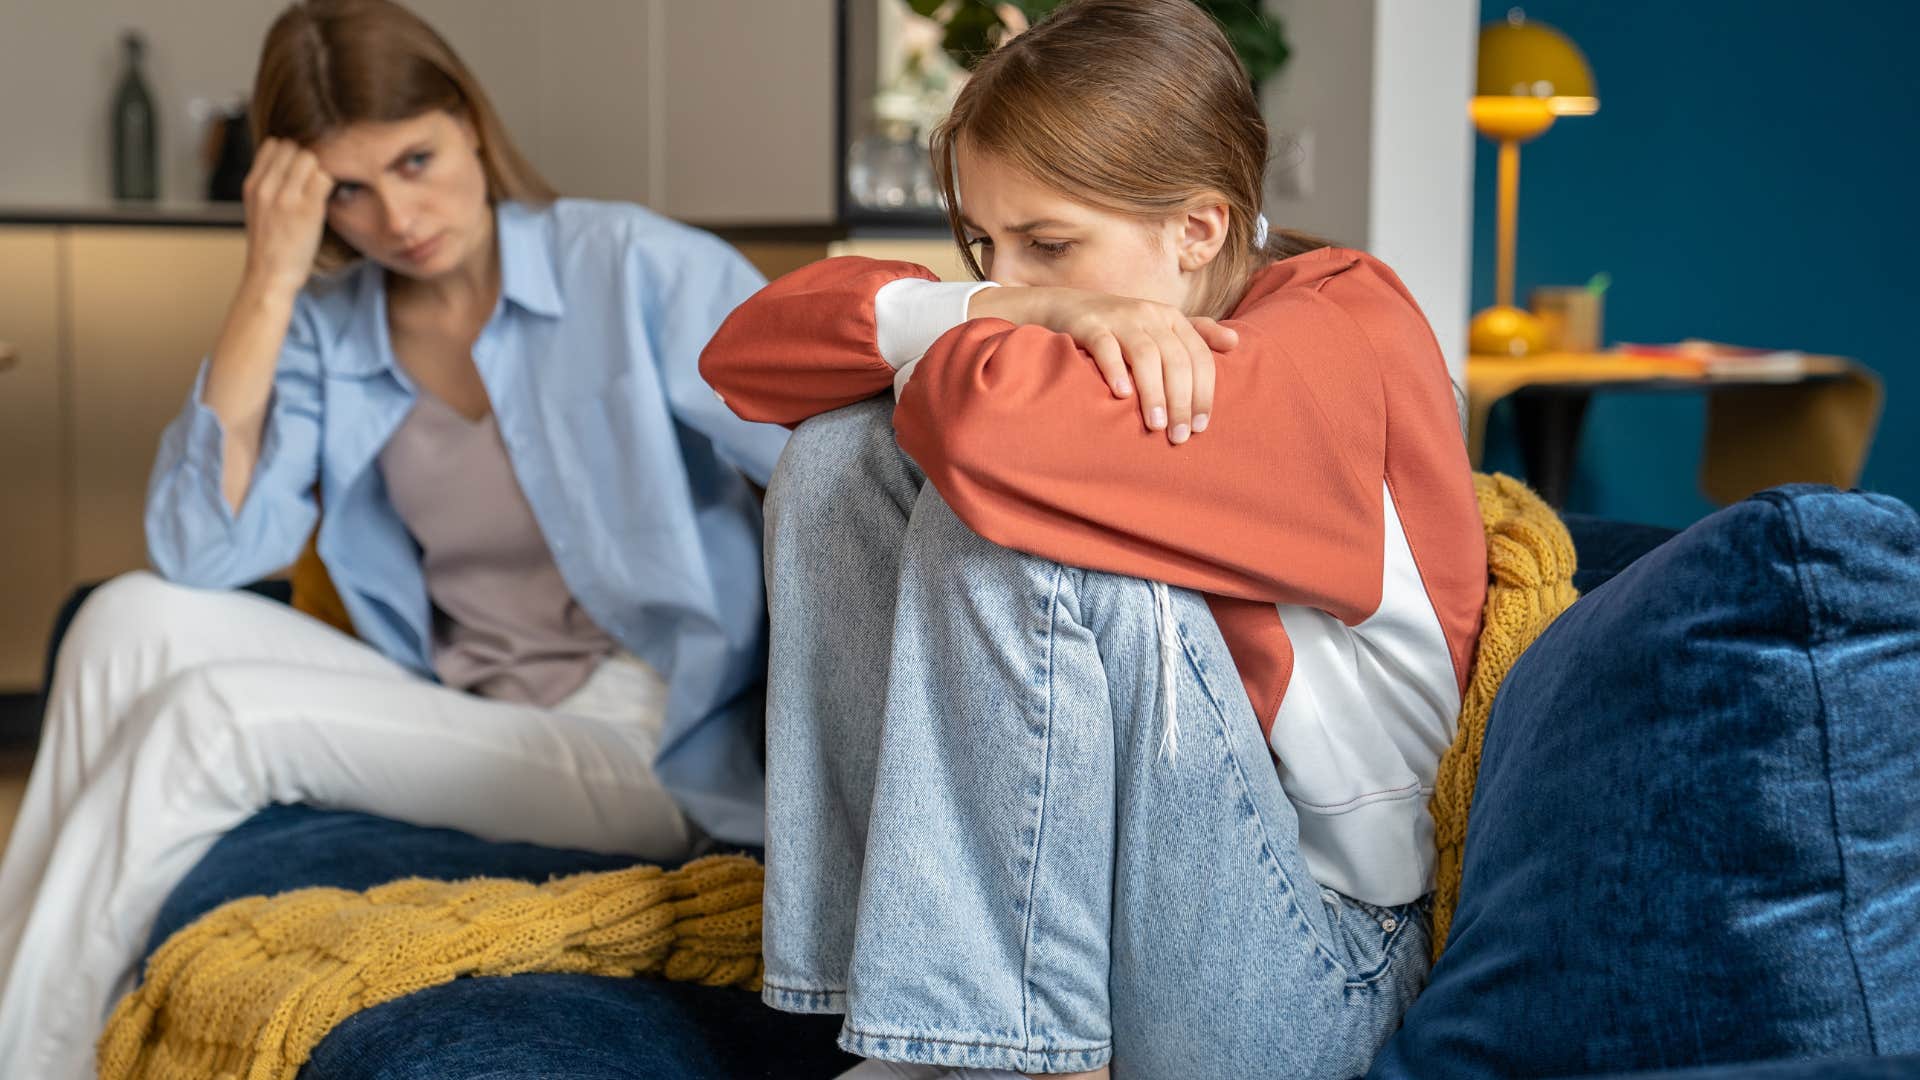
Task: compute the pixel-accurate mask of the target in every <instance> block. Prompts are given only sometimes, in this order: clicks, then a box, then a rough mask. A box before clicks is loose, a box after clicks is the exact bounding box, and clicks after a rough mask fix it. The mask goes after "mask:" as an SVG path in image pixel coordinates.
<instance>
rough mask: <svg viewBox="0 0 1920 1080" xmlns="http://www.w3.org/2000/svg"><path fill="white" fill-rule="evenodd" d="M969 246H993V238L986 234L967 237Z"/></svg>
mask: <svg viewBox="0 0 1920 1080" xmlns="http://www.w3.org/2000/svg"><path fill="white" fill-rule="evenodd" d="M967 246H968V247H970V248H990V247H992V246H993V240H992V239H991V238H989V237H985V236H971V237H968V238H967Z"/></svg>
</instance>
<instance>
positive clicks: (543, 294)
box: [493, 202, 566, 319]
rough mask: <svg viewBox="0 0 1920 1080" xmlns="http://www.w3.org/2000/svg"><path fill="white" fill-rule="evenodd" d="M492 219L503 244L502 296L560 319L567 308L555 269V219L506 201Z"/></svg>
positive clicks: (501, 251)
mask: <svg viewBox="0 0 1920 1080" xmlns="http://www.w3.org/2000/svg"><path fill="white" fill-rule="evenodd" d="M493 220H494V230H495V234H496V235H497V236H498V237H499V243H500V295H501V296H503V297H505V298H506V299H507V300H508V301H509V302H510V303H513V304H516V305H518V306H520V307H522V308H525V309H526V310H527V311H530V312H532V313H533V314H535V315H545V316H547V317H548V318H552V319H557V318H559V317H560V316H561V314H563V313H564V312H565V311H566V305H565V304H564V303H562V302H561V300H560V282H559V281H558V280H556V279H555V276H554V270H553V230H552V227H551V226H552V221H553V219H552V217H551V216H550V215H548V214H546V213H543V212H541V211H540V210H536V209H532V208H529V207H526V206H523V205H521V204H520V203H517V202H503V203H500V204H499V205H498V206H497V207H496V208H495V211H494V218H493Z"/></svg>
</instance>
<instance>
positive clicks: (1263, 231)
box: [1253, 214, 1267, 251]
mask: <svg viewBox="0 0 1920 1080" xmlns="http://www.w3.org/2000/svg"><path fill="white" fill-rule="evenodd" d="M1253 246H1254V250H1256V251H1263V250H1265V249H1266V246H1267V215H1265V214H1258V215H1255V217H1254V219H1253Z"/></svg>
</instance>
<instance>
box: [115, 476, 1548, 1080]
mask: <svg viewBox="0 0 1920 1080" xmlns="http://www.w3.org/2000/svg"><path fill="white" fill-rule="evenodd" d="M1474 493H1475V495H1476V496H1477V497H1478V499H1479V503H1480V517H1481V521H1482V524H1483V525H1484V526H1485V528H1486V537H1487V571H1488V589H1487V599H1486V606H1485V610H1484V615H1483V618H1482V624H1481V630H1480V637H1479V641H1478V645H1477V647H1476V651H1475V656H1474V662H1473V666H1472V669H1471V671H1470V673H1469V676H1468V683H1467V690H1466V694H1465V696H1464V699H1463V702H1462V706H1461V715H1460V724H1459V730H1458V732H1457V733H1456V735H1455V738H1454V743H1453V746H1452V748H1451V749H1450V750H1448V752H1447V753H1446V755H1445V756H1444V757H1443V758H1442V759H1441V761H1440V768H1439V775H1438V778H1437V780H1436V783H1435V790H1434V795H1433V801H1432V811H1433V818H1434V829H1435V837H1436V840H1437V843H1438V846H1439V855H1440V858H1439V866H1438V872H1437V880H1436V888H1435V892H1434V903H1433V921H1434V926H1433V942H1434V946H1433V952H1434V956H1435V958H1438V956H1439V954H1440V950H1441V949H1442V947H1443V946H1444V943H1445V941H1446V937H1447V930H1448V928H1449V926H1450V925H1451V923H1452V917H1453V909H1454V905H1455V902H1456V901H1457V900H1458V897H1459V891H1460V862H1461V853H1462V850H1463V848H1464V846H1465V843H1466V833H1467V812H1468V810H1469V808H1470V807H1471V806H1472V802H1473V787H1474V778H1475V776H1476V775H1477V774H1478V772H1479V767H1480V749H1481V745H1482V742H1483V740H1484V739H1485V736H1486V725H1487V715H1488V713H1489V712H1490V711H1491V709H1492V706H1493V699H1494V695H1495V694H1496V693H1497V692H1498V691H1499V689H1500V683H1501V681H1502V680H1504V679H1505V678H1506V675H1507V672H1508V670H1509V669H1510V668H1511V667H1512V666H1513V663H1514V661H1515V660H1517V659H1518V658H1519V656H1520V654H1521V653H1522V652H1523V651H1525V649H1526V648H1527V646H1528V645H1530V644H1532V643H1533V640H1534V639H1535V638H1536V637H1538V636H1539V635H1540V633H1541V632H1542V631H1543V630H1545V629H1546V628H1547V626H1548V625H1549V624H1550V623H1552V622H1553V620H1554V619H1555V618H1556V617H1558V616H1559V614H1560V613H1561V612H1562V611H1564V610H1566V608H1567V606H1568V605H1570V604H1572V603H1573V601H1574V599H1575V598H1576V597H1577V595H1578V594H1577V593H1575V592H1574V589H1573V583H1572V578H1573V571H1574V551H1573V541H1572V538H1571V537H1569V536H1568V534H1567V530H1566V527H1565V526H1564V525H1562V524H1561V522H1560V519H1559V517H1558V516H1557V515H1555V514H1554V512H1553V510H1552V509H1551V508H1550V507H1548V506H1547V505H1546V503H1544V502H1542V501H1541V500H1540V498H1539V496H1537V495H1535V494H1534V493H1533V492H1532V491H1530V490H1528V488H1527V487H1526V486H1525V485H1524V484H1522V483H1520V482H1519V481H1517V480H1514V479H1512V478H1511V477H1507V476H1500V475H1494V476H1488V475H1484V474H1476V475H1475V476H1474ZM762 880H763V874H762V870H761V867H760V866H759V864H758V863H755V862H754V861H752V860H751V859H747V858H744V857H741V856H712V857H709V858H704V859H699V860H695V861H694V862H691V863H688V864H687V865H686V866H684V867H682V868H680V869H678V870H673V871H665V870H662V869H661V868H659V867H656V866H639V867H634V868H632V869H628V870H619V871H613V872H608V873H593V874H578V875H574V876H572V877H567V878H560V879H557V880H554V881H551V882H547V883H546V884H543V885H531V884H527V883H525V882H519V881H507V880H498V879H489V878H481V879H476V880H472V881H464V882H438V881H425V880H421V879H417V878H411V879H407V880H404V881H397V882H394V883H392V884H389V885H382V886H380V887H378V888H374V889H370V890H367V891H366V892H351V891H347V890H343V889H327V888H315V889H301V890H297V891H294V892H290V893H285V894H282V895H280V896H277V897H271V898H269V897H257V896H256V897H248V898H245V899H241V900H235V901H232V902H230V903H228V904H225V905H223V906H222V907H219V908H217V909H215V910H213V911H212V912H209V913H208V914H207V915H205V916H203V917H202V918H201V919H200V920H199V921H197V922H195V923H193V924H192V925H190V926H188V927H186V928H185V929H183V930H181V931H179V932H178V933H176V934H174V935H173V936H172V937H171V938H168V939H167V942H166V944H164V945H162V946H161V947H160V949H159V950H158V951H156V952H155V953H154V955H153V957H152V958H151V959H150V961H149V962H148V965H147V977H146V981H145V983H143V984H142V985H141V987H140V988H139V989H138V990H135V991H134V992H133V993H131V994H128V995H127V996H126V997H125V998H124V999H122V1000H121V1002H120V1004H119V1006H118V1007H117V1008H116V1009H115V1010H114V1013H113V1017H112V1018H111V1020H109V1022H108V1024H107V1030H106V1032H105V1034H104V1035H103V1036H102V1037H101V1040H100V1045H99V1066H100V1077H101V1080H136V1078H140V1080H188V1078H193V1080H206V1078H218V1080H228V1078H232V1080H293V1078H294V1075H295V1074H296V1073H297V1072H299V1070H300V1066H301V1065H303V1064H305V1062H306V1060H307V1058H308V1055H309V1054H310V1053H311V1052H312V1050H313V1048H314V1047H315V1046H317V1045H319V1043H320V1040H321V1039H323V1038H325V1037H326V1035H327V1033H328V1032H329V1031H331V1030H333V1028H334V1026H335V1025H337V1024H339V1023H340V1022H341V1021H343V1020H345V1019H346V1018H347V1017H349V1016H351V1015H353V1014H354V1013H356V1012H359V1011H360V1010H362V1009H367V1008H371V1007H373V1006H375V1005H378V1004H380V1003H381V1002H384V1001H389V1000H392V999H393V998H397V997H400V996H401V995H403V994H408V993H412V992H413V991H415V990H421V989H425V988H426V987H429V986H436V985H439V984H441V983H446V982H451V981H452V980H454V979H456V978H460V977H463V976H470V975H514V974H520V973H523V972H535V971H539V972H574V973H581V974H593V975H616V976H631V975H641V974H646V975H659V976H664V977H666V978H668V979H677V980H683V981H692V982H699V983H703V984H706V985H710V986H738V987H741V988H744V989H749V990H757V989H758V988H759V986H760V975H761V957H760V902H761V884H762Z"/></svg>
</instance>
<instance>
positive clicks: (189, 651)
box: [0, 573, 697, 1080]
mask: <svg viewBox="0 0 1920 1080" xmlns="http://www.w3.org/2000/svg"><path fill="white" fill-rule="evenodd" d="M665 702H666V687H665V684H664V682H663V681H662V680H661V678H660V676H659V675H658V674H657V673H655V672H654V671H653V669H652V668H650V667H647V666H646V665H645V664H644V663H642V662H641V661H639V660H637V659H634V658H632V657H630V656H624V655H622V656H616V657H615V658H613V659H610V660H608V661H606V662H604V663H602V664H601V665H600V666H599V668H597V669H596V670H595V672H594V674H593V675H592V676H591V677H590V678H589V679H588V681H587V683H586V684H585V685H584V686H582V687H581V688H580V689H579V690H578V691H576V692H575V693H574V694H573V695H572V696H570V697H569V698H568V699H567V700H566V701H563V702H561V703H560V704H559V705H558V706H556V707H554V708H553V709H550V710H549V709H541V708H537V707H534V706H525V705H512V704H504V703H500V702H494V701H488V700H485V699H482V698H478V697H473V696H471V695H468V694H463V693H460V692H458V691H454V690H449V689H447V688H445V687H443V686H439V685H436V684H434V683H431V682H428V681H426V680H425V679H422V678H420V677H418V676H416V675H414V674H412V673H410V672H408V671H407V670H406V669H404V668H402V667H400V666H399V665H397V664H395V663H393V662H392V661H390V660H388V659H386V658H385V657H384V656H381V655H380V654H379V653H377V652H375V651H374V650H373V649H372V648H371V647H369V646H367V645H365V644H362V643H361V642H358V641H355V640H354V639H352V638H350V637H348V636H346V635H344V634H341V633H339V632H337V631H335V630H333V629H332V628H330V627H328V626H326V625H324V624H322V623H320V622H318V621H316V620H314V619H311V618H308V617H307V616H305V615H302V614H300V613H298V612H296V611H294V610H293V609H292V608H290V607H287V606H285V605H282V604H276V603H274V602H272V601H270V600H265V599H262V598H260V597H257V596H253V595H250V594H247V593H238V592H209V591H203V590H195V589H187V588H182V587H180V586H176V585H170V584H168V583H166V582H164V581H161V580H160V579H159V578H157V577H155V576H153V575H152V574H147V573H137V574H129V575H127V576H125V577H122V578H119V579H117V580H115V581H113V582H111V583H109V584H107V585H105V586H103V587H102V588H101V589H100V590H99V591H97V592H96V593H95V594H94V595H93V596H92V597H90V598H89V599H88V601H87V603H86V604H85V606H83V607H82V608H81V610H80V613H79V615H78V616H77V618H76V619H75V620H74V623H73V626H72V628H71V630H70V631H69V632H68V636H67V638H66V640H65V643H64V644H63V646H62V648H61V652H60V659H59V665H58V669H57V671H56V672H55V675H54V680H53V686H52V687H51V688H50V692H49V700H48V706H47V715H46V720H45V726H44V729H43V732H42V735H41V743H40V751H39V754H38V756H37V757H36V758H35V760H34V764H33V774H32V777H31V779H29V781H28V783H27V790H26V795H25V799H24V801H23V802H22V804H21V807H20V814H19V818H18V820H17V822H16V823H15V825H14V830H13V838H12V840H11V841H10V842H9V843H8V844H7V848H6V855H5V859H4V861H0V973H4V974H0V978H3V979H4V983H0V1077H5V1078H9V1080H11V1078H20V1080H29V1078H31V1080H62V1078H67V1077H90V1076H93V1075H94V1065H93V1048H94V1041H95V1040H96V1038H97V1037H98V1036H99V1033H100V1029H101V1025H102V1023H103V1022H104V1020H105V1018H106V1015H107V1013H108V1011H109V1010H110V1009H111V1007H112V1006H113V1004H114V1002H116V1001H117V1000H118V999H119V997H120V995H121V994H123V993H125V992H126V991H127V990H129V989H131V988H132V986H133V983H134V977H135V975H136V974H137V970H138V967H137V966H138V963H139V960H140V952H141V949H142V948H143V947H144V945H145V942H146V938H147V935H148V933H149V932H150V930H151V927H152V924H153V919H154V917H155V915H156V914H157V913H158V912H159V909H160V905H161V902H162V901H163V900H164V899H165V898H166V896H167V893H168V892H169V891H171V890H172V888H173V887H174V885H175V884H177V883H178V882H179V881H180V879H181V878H182V877H183V876H185V874H186V872H187V871H188V870H189V869H191V868H192V867H193V865H194V863H196V862H197V861H199V859H200V857H201V856H202V855H204V854H206V852H207V849H208V848H209V847H211V846H212V845H213V842H214V841H215V840H216V839H218V838H219V837H220V835H221V834H222V833H224V832H226V831H227V830H229V829H231V828H233V827H234V826H236V825H238V824H240V823H241V822H242V821H244V820H245V819H246V818H248V817H250V816H251V815H252V814H253V813H254V812H255V811H257V810H260V809H261V808H263V807H265V806H267V805H268V804H270V803H276V802H280V803H296V802H303V803H309V804H312V805H316V806H324V807H333V808H339V809H348V810H359V811H364V812H367V813H371V814H379V815H383V816H386V817H392V818H398V819H400V820H402V821H408V822H412V823H414V824H418V825H430V826H444V827H448V828H455V829H463V830H465V831H467V832H471V833H475V834H478V835H480V836H482V837H486V838H487V839H491V840H519V841H527V842H531V843H537V844H546V845H552V846H557V847H575V848H586V849H590V850H595V851H603V852H613V853H629V854H633V855H636V856H639V857H641V858H644V859H647V860H652V861H662V862H665V861H675V860H679V859H681V858H684V857H685V856H686V855H687V854H688V852H689V851H690V849H691V848H692V847H693V845H694V843H695V842H696V839H697V834H696V832H695V830H694V829H693V828H692V827H691V826H690V825H689V824H688V822H687V820H686V818H685V817H684V816H683V815H682V814H681V813H680V811H679V809H678V808H677V807H676V806H675V805H674V803H673V801H672V800H671V798H670V797H669V796H668V795H667V793H666V791H665V790H664V789H663V788H662V787H661V786H660V783H659V781H658V780H656V779H655V778H654V776H653V771H652V768H651V764H650V763H651V762H652V760H653V753H654V750H655V748H656V746H657V744H658V741H659V737H660V730H661V723H662V714H663V712H664V707H665Z"/></svg>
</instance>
